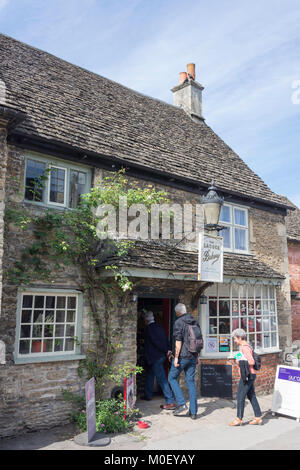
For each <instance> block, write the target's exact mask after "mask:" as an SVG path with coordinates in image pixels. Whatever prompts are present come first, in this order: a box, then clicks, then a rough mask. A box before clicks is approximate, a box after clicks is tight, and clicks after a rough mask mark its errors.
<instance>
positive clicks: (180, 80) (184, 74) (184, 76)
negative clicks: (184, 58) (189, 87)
mask: <svg viewBox="0 0 300 470" xmlns="http://www.w3.org/2000/svg"><path fill="white" fill-rule="evenodd" d="M186 79H187V73H186V72H180V74H179V83H183V82H184V81H185V80H186Z"/></svg>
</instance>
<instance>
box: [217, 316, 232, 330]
mask: <svg viewBox="0 0 300 470" xmlns="http://www.w3.org/2000/svg"><path fill="white" fill-rule="evenodd" d="M219 333H221V334H224V333H230V318H220V320H219Z"/></svg>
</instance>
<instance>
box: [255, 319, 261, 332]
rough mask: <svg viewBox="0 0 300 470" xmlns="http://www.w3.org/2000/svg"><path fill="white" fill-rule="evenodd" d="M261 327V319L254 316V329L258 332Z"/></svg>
mask: <svg viewBox="0 0 300 470" xmlns="http://www.w3.org/2000/svg"><path fill="white" fill-rule="evenodd" d="M261 327H262V320H261V318H256V331H258V332H259V333H260V332H261V331H262V330H261Z"/></svg>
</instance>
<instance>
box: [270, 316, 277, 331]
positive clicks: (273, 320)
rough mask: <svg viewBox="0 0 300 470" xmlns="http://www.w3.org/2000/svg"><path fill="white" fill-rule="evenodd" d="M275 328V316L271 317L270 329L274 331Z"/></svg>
mask: <svg viewBox="0 0 300 470" xmlns="http://www.w3.org/2000/svg"><path fill="white" fill-rule="evenodd" d="M276 328H277V320H276V317H271V331H276Z"/></svg>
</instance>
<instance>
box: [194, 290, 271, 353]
mask: <svg viewBox="0 0 300 470" xmlns="http://www.w3.org/2000/svg"><path fill="white" fill-rule="evenodd" d="M206 295H207V296H208V304H207V317H206V325H205V330H206V331H205V336H206V344H205V350H204V352H205V353H207V354H215V353H223V352H224V353H231V352H233V351H236V350H238V347H237V346H236V345H235V344H234V341H233V339H232V337H231V333H232V331H233V330H235V329H236V328H242V329H243V330H245V331H246V333H247V340H248V341H249V342H250V343H251V344H252V346H253V347H254V348H255V349H262V350H265V351H267V350H271V349H275V348H278V323H277V312H276V299H275V287H274V286H271V285H270V286H265V285H261V284H260V285H256V286H251V285H246V284H244V285H238V284H231V285H230V284H219V285H214V286H212V287H210V288H209V289H207V291H206ZM203 326H204V325H203Z"/></svg>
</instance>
